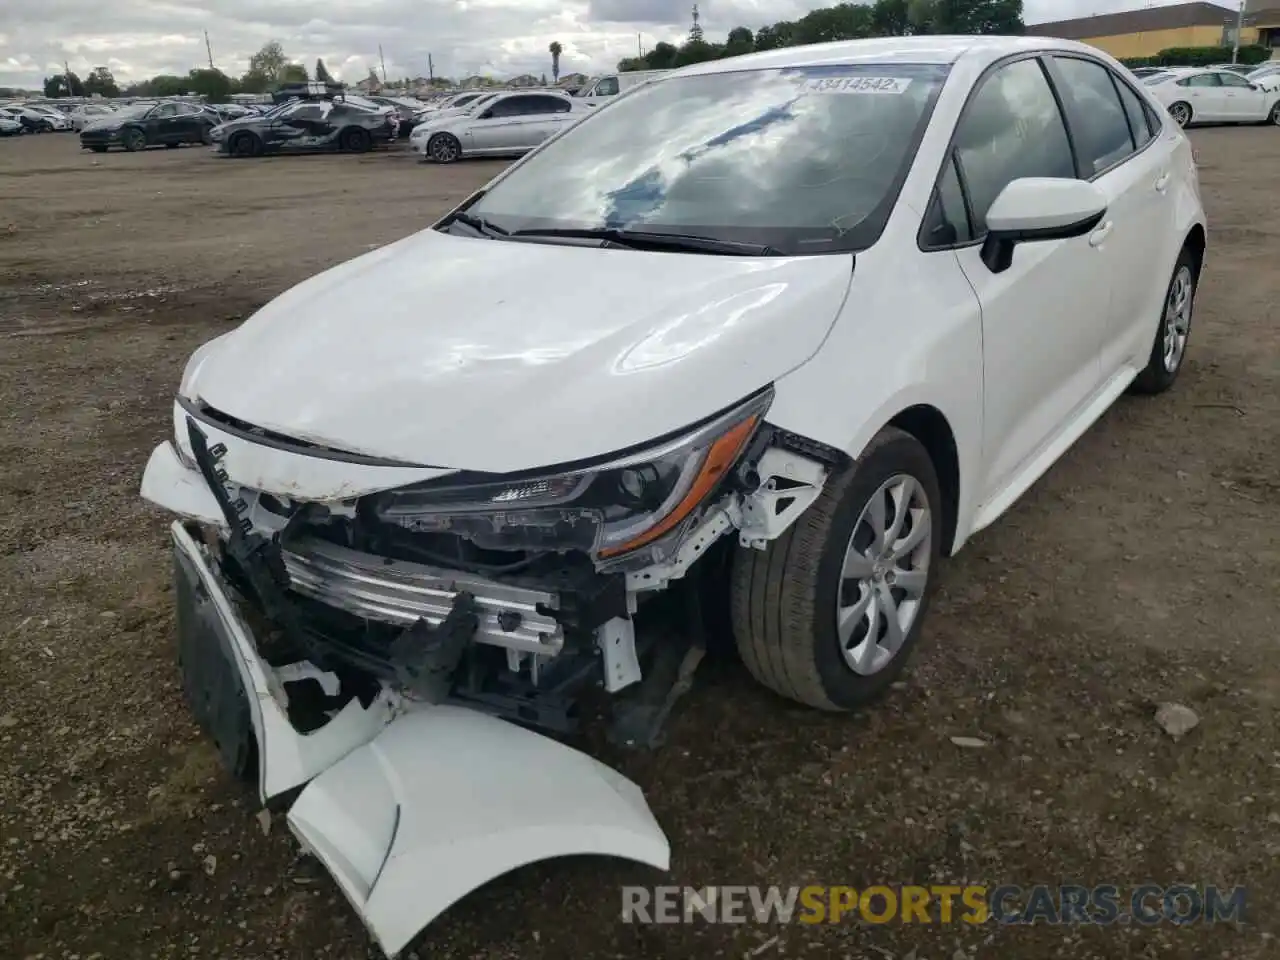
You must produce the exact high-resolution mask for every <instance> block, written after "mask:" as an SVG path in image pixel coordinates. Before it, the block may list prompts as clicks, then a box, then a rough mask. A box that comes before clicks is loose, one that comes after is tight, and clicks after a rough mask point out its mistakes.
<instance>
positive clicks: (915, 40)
mask: <svg viewBox="0 0 1280 960" xmlns="http://www.w3.org/2000/svg"><path fill="white" fill-rule="evenodd" d="M1040 50H1044V51H1054V50H1057V51H1075V52H1081V53H1090V54H1093V55H1097V54H1098V52H1099V51H1098V49H1097V48H1096V47H1090V46H1087V45H1085V44H1083V43H1076V42H1075V41H1072V40H1058V39H1055V38H1053V37H1006V36H955V37H950V36H937V37H935V36H920V37H877V38H875V39H869V40H838V41H836V42H834V43H815V44H810V45H808V46H803V47H782V48H779V49H777V50H766V51H763V52H761V53H749V54H745V55H744V56H740V57H732V58H730V59H727V60H711V61H708V62H706V63H699V64H695V65H693V66H689V67H685V68H683V69H681V70H678V71H676V72H677V73H679V74H681V75H686V76H687V75H690V74H700V73H732V72H734V71H738V70H767V69H776V68H783V67H812V66H823V65H834V64H856V63H859V62H863V63H869V64H871V63H874V64H881V63H933V64H948V63H955V62H956V61H957V60H959V59H960V58H961V57H974V58H977V59H981V60H983V61H988V62H989V61H993V60H998V59H1000V58H1001V57H1005V56H1008V55H1010V54H1016V53H1034V52H1036V51H1040Z"/></svg>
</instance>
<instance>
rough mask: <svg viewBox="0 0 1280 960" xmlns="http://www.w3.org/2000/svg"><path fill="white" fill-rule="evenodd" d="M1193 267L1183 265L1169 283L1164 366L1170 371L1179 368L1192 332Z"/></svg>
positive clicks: (1165, 314) (1165, 317)
mask: <svg viewBox="0 0 1280 960" xmlns="http://www.w3.org/2000/svg"><path fill="white" fill-rule="evenodd" d="M1191 299H1192V282H1191V268H1190V267H1188V266H1186V265H1183V266H1182V267H1179V268H1178V272H1177V273H1176V274H1174V277H1173V283H1171V284H1170V285H1169V299H1168V300H1167V301H1165V307H1164V368H1165V370H1167V371H1168V372H1169V373H1173V372H1174V371H1175V370H1177V369H1178V365H1179V364H1180V363H1182V355H1183V353H1185V352H1186V349H1187V336H1188V335H1189V334H1190V333H1191Z"/></svg>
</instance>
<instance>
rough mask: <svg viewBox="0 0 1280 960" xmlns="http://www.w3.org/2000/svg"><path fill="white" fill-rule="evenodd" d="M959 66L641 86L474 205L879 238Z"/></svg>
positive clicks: (788, 249) (803, 248)
mask: <svg viewBox="0 0 1280 960" xmlns="http://www.w3.org/2000/svg"><path fill="white" fill-rule="evenodd" d="M946 73H947V67H945V66H937V65H919V64H900V63H894V64H880V65H876V64H859V65H856V66H837V67H830V66H822V67H816V68H815V67H804V68H799V69H794V68H789V69H779V70H749V71H741V72H734V73H713V74H704V75H699V76H690V77H676V78H673V79H670V80H659V81H656V82H653V83H648V84H644V85H643V86H640V87H636V88H634V90H633V91H632V92H630V93H629V94H628V95H627V96H625V97H619V98H617V99H616V100H614V101H613V102H612V103H610V104H609V105H608V106H607V107H599V108H598V110H599V112H598V113H591V114H588V115H587V117H586V119H584V120H583V121H581V122H580V123H578V124H575V125H574V126H572V127H570V128H569V130H568V131H567V132H566V133H565V134H564V136H562V137H559V138H557V139H556V141H555V142H554V143H553V144H551V145H550V146H549V147H548V148H547V149H545V150H542V151H539V152H538V153H535V154H533V155H532V156H531V157H530V158H529V159H528V161H526V162H525V163H523V164H521V165H520V166H518V167H516V168H514V169H513V170H512V171H511V173H510V175H508V176H507V177H505V178H504V179H502V180H500V181H499V182H498V183H496V184H495V185H494V186H493V188H492V190H490V191H489V192H488V193H487V194H485V195H484V196H483V197H481V198H480V200H479V201H478V202H477V203H475V204H473V205H472V206H471V207H470V208H469V210H468V212H469V213H471V214H472V215H473V216H477V217H482V218H483V219H485V220H488V221H489V222H491V223H492V224H493V225H495V226H496V227H498V228H499V229H502V230H506V231H516V230H545V229H573V230H583V229H623V230H626V229H630V230H645V231H650V232H659V233H671V234H685V235H697V236H700V237H709V238H714V239H720V240H729V241H738V242H745V243H754V244H760V245H767V246H769V247H773V248H774V249H776V250H778V251H781V252H782V253H785V254H809V253H827V252H836V251H849V250H859V249H864V248H866V247H869V246H870V245H871V244H872V243H874V242H875V241H876V239H877V238H878V237H879V235H880V232H881V230H883V229H884V224H885V222H886V221H887V220H888V218H889V213H890V211H891V210H892V209H893V205H894V203H895V202H896V200H897V195H898V190H899V188H900V186H901V184H902V180H903V179H904V178H905V176H906V171H907V170H908V169H909V167H910V164H911V161H912V160H913V159H914V157H915V149H916V146H917V144H918V143H919V140H920V137H921V136H922V135H923V132H924V127H925V125H926V123H927V122H928V118H929V114H930V111H931V110H932V108H933V104H934V101H935V100H936V99H937V94H938V90H939V89H940V88H941V86H942V82H943V80H944V79H945V77H946Z"/></svg>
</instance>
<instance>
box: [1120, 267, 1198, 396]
mask: <svg viewBox="0 0 1280 960" xmlns="http://www.w3.org/2000/svg"><path fill="white" fill-rule="evenodd" d="M1196 273H1197V271H1196V262H1195V257H1194V256H1193V255H1192V253H1191V251H1190V250H1188V249H1187V248H1186V247H1183V248H1182V252H1181V253H1180V254H1178V262H1177V263H1176V264H1174V267H1173V278H1172V279H1171V280H1170V281H1169V289H1168V291H1167V292H1166V293H1165V298H1164V314H1163V315H1162V316H1161V318H1160V327H1159V329H1158V330H1156V339H1155V342H1154V343H1153V344H1152V345H1151V354H1150V356H1149V357H1148V358H1147V365H1146V367H1145V368H1144V369H1143V371H1142V372H1141V373H1140V374H1138V376H1137V377H1136V378H1135V379H1134V381H1133V387H1132V390H1133V392H1134V393H1164V391H1166V390H1168V389H1169V388H1170V387H1171V386H1173V381H1174V380H1176V379H1177V377H1178V371H1179V370H1181V369H1182V361H1183V359H1184V358H1185V357H1186V354H1187V340H1188V338H1189V337H1190V336H1191V314H1192V311H1193V310H1194V309H1195V302H1196V281H1197V277H1196Z"/></svg>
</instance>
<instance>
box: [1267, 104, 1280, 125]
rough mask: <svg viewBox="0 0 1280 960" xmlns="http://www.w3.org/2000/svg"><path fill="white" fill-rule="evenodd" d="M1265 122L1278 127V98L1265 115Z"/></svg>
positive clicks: (1279, 112) (1279, 118)
mask: <svg viewBox="0 0 1280 960" xmlns="http://www.w3.org/2000/svg"><path fill="white" fill-rule="evenodd" d="M1267 123H1270V124H1273V125H1275V126H1277V127H1280V100H1278V101H1276V103H1275V104H1274V105H1273V106H1272V107H1271V113H1270V114H1268V116H1267Z"/></svg>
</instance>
